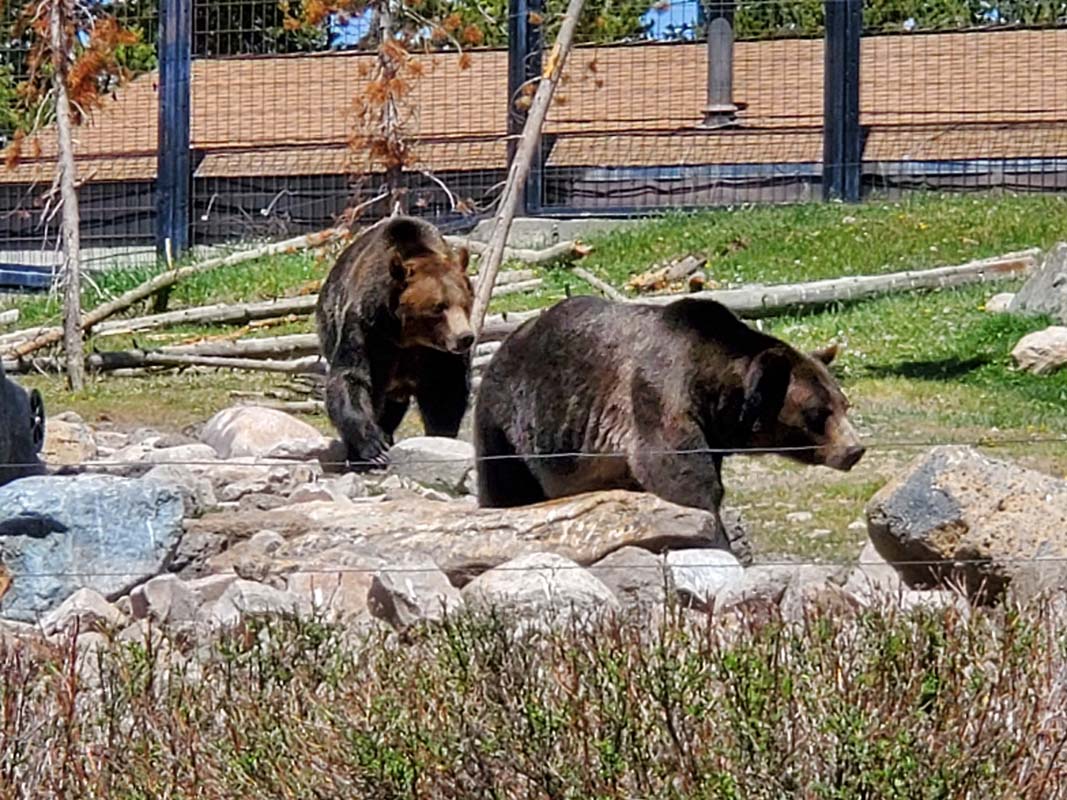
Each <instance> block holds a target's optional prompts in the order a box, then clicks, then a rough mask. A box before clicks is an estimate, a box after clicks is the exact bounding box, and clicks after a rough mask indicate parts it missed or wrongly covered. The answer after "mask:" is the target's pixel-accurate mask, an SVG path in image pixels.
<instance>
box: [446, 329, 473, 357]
mask: <svg viewBox="0 0 1067 800" xmlns="http://www.w3.org/2000/svg"><path fill="white" fill-rule="evenodd" d="M473 344H474V333H473V332H471V331H467V332H466V333H461V334H459V335H458V336H450V337H449V338H448V349H449V350H451V351H452V352H453V353H466V352H467V351H468V350H470V349H471V346H472V345H473Z"/></svg>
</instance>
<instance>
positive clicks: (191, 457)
mask: <svg viewBox="0 0 1067 800" xmlns="http://www.w3.org/2000/svg"><path fill="white" fill-rule="evenodd" d="M141 460H142V461H144V462H145V463H146V464H185V465H189V464H198V463H203V462H209V463H210V462H215V461H218V460H219V455H218V453H216V452H215V451H214V449H212V448H211V447H208V446H207V445H206V444H180V445H177V446H176V447H161V448H158V449H157V448H153V449H151V450H146V451H145V453H144V455H143V456H142V457H141Z"/></svg>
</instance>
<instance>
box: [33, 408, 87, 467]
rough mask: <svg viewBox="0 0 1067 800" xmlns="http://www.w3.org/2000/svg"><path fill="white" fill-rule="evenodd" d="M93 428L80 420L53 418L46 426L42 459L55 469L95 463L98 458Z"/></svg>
mask: <svg viewBox="0 0 1067 800" xmlns="http://www.w3.org/2000/svg"><path fill="white" fill-rule="evenodd" d="M97 453H98V451H97V446H96V438H95V437H94V436H93V431H92V428H90V427H89V426H88V425H86V424H85V423H84V422H82V421H81V420H80V418H79V419H60V418H59V417H53V418H52V419H49V420H48V423H47V425H46V426H45V435H44V446H43V447H42V448H41V458H42V459H44V461H45V462H46V463H47V464H49V465H50V466H53V467H64V466H71V465H75V464H82V463H84V462H86V461H93V460H94V459H96V457H97Z"/></svg>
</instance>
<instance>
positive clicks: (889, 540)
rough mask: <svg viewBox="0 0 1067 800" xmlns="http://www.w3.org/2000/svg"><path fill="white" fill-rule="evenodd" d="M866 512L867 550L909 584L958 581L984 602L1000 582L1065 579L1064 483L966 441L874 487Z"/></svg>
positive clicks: (1032, 587)
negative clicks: (872, 548) (874, 550)
mask: <svg viewBox="0 0 1067 800" xmlns="http://www.w3.org/2000/svg"><path fill="white" fill-rule="evenodd" d="M866 514H867V526H868V533H869V535H870V538H871V541H872V542H873V544H874V546H875V548H877V550H878V552H879V553H880V554H881V555H882V557H883V558H885V559H886V560H887V561H889V562H891V563H893V564H894V565H895V566H896V568H897V571H898V572H899V573H900V576H901V578H902V579H903V580H904V583H905V584H906V585H907V586H908V587H909V588H938V587H943V586H944V587H949V586H953V585H960V586H962V587H963V588H965V590H966V592H967V594H968V596H970V597H972V598H975V599H980V600H982V601H989V602H991V601H994V600H996V599H998V598H999V596H1000V595H1001V593H1002V592H1003V591H1004V589H1005V588H1006V587H1007V586H1008V585H1009V584H1013V588H1015V589H1016V590H1019V591H1022V592H1028V591H1040V590H1042V589H1045V588H1057V587H1059V586H1063V585H1067V580H1065V578H1067V570H1065V569H1064V564H1063V562H1064V560H1065V559H1067V482H1064V481H1062V480H1059V479H1057V478H1054V477H1052V476H1050V475H1046V474H1044V473H1041V472H1037V471H1035V470H1030V469H1025V468H1023V467H1020V466H1018V465H1016V464H1012V463H1010V462H1007V461H1001V460H998V459H993V458H989V457H988V456H985V455H983V454H982V453H980V452H978V451H977V450H975V449H973V448H970V447H962V446H950V447H935V448H933V449H932V450H930V451H928V452H926V453H924V454H923V455H921V456H919V457H918V458H916V459H915V460H914V461H913V462H912V463H911V464H910V465H909V466H908V468H907V469H906V470H905V471H904V473H903V474H901V475H900V476H899V477H897V478H896V479H895V480H893V481H891V482H890V483H889V484H887V485H886V486H884V487H882V489H880V490H879V491H878V492H877V493H876V494H875V495H874V496H873V497H872V498H871V500H870V501H869V503H868V505H867V509H866ZM909 562H911V563H909Z"/></svg>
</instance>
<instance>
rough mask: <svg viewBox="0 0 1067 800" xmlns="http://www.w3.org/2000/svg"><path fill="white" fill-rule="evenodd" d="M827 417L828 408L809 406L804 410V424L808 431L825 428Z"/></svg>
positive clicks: (828, 415) (828, 414)
mask: <svg viewBox="0 0 1067 800" xmlns="http://www.w3.org/2000/svg"><path fill="white" fill-rule="evenodd" d="M829 417H830V409H828V408H810V409H808V410H807V411H805V412H804V424H805V425H807V427H808V430H810V431H822V430H825V429H826V420H827V419H829Z"/></svg>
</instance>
